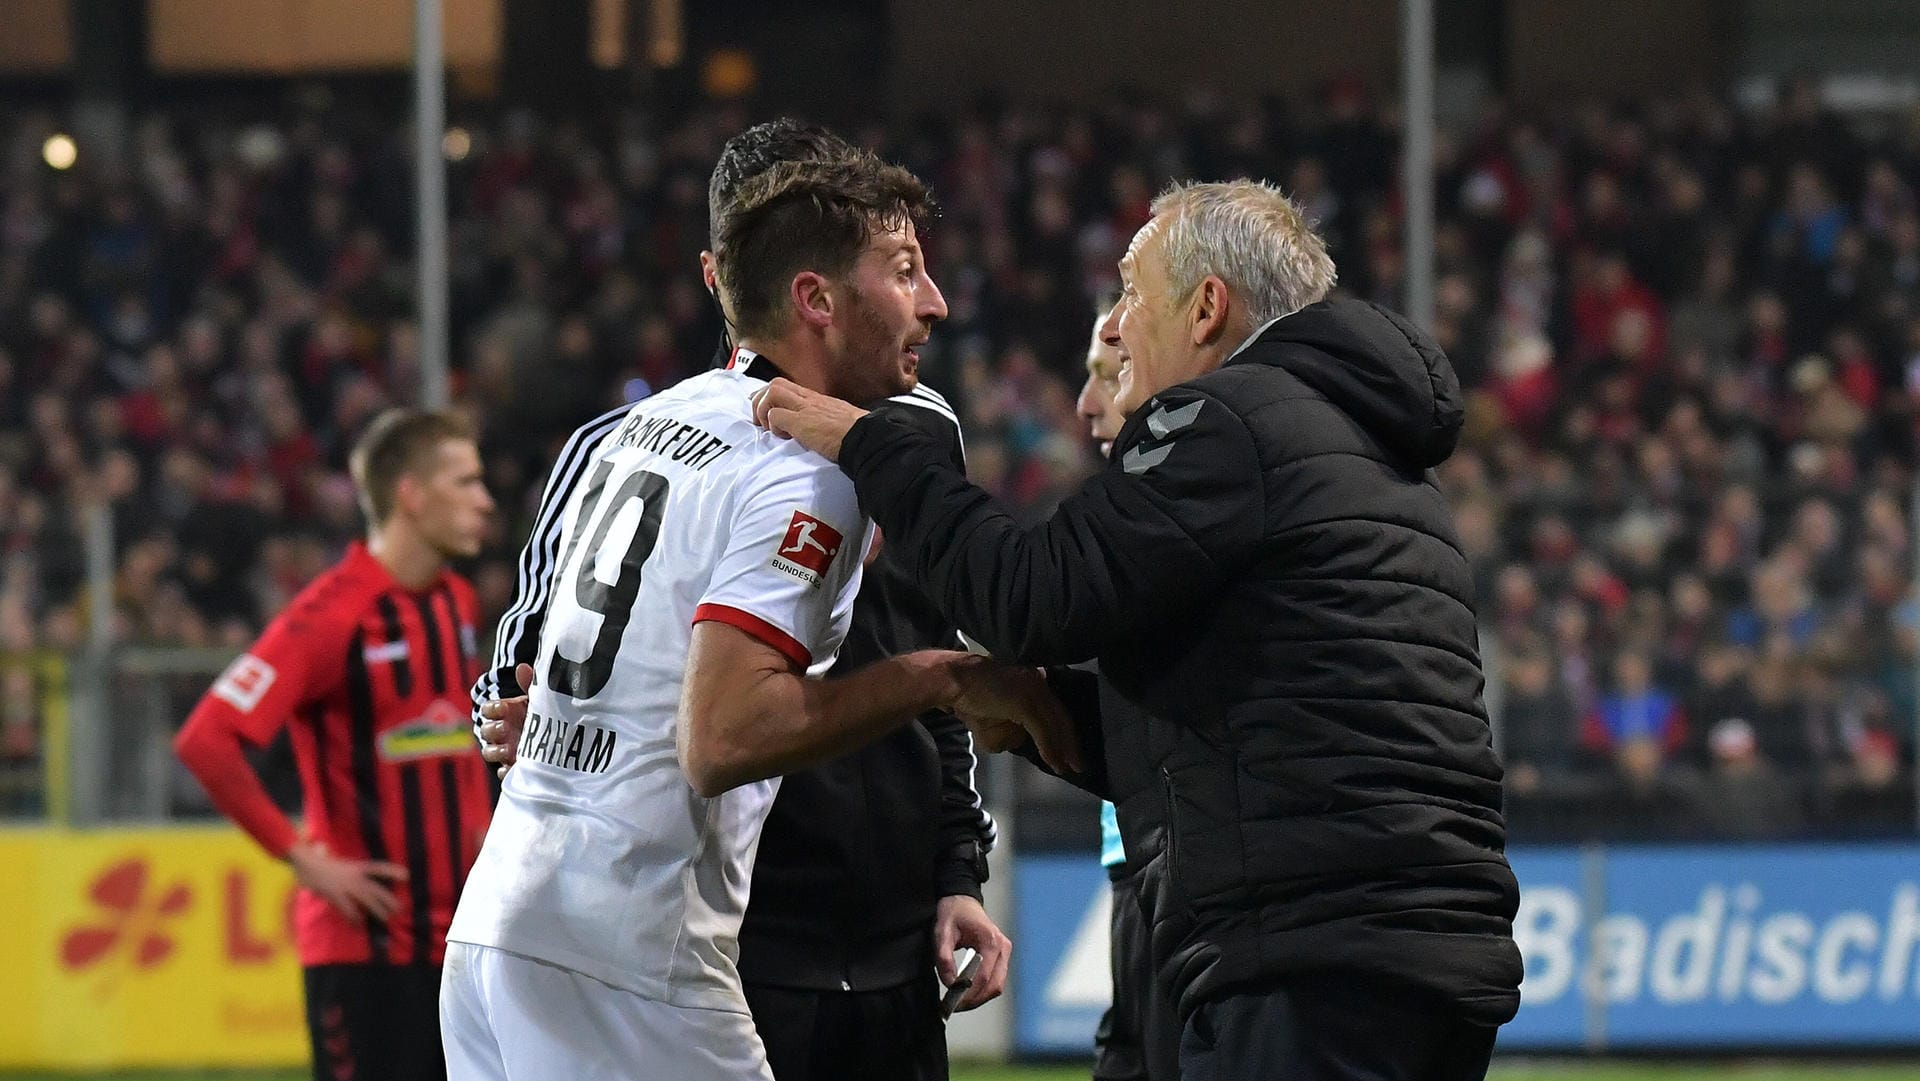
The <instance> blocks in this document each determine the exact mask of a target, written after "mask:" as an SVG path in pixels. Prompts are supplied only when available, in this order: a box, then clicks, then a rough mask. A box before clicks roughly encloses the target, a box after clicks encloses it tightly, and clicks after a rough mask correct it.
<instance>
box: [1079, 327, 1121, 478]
mask: <svg viewBox="0 0 1920 1081" xmlns="http://www.w3.org/2000/svg"><path fill="white" fill-rule="evenodd" d="M1105 323H1106V317H1104V316H1102V317H1101V319H1100V320H1099V322H1096V323H1095V324H1094V325H1093V341H1092V342H1090V343H1088V345H1087V381H1086V382H1085V383H1083V384H1081V387H1080V397H1079V398H1078V400H1076V401H1075V402H1074V408H1075V410H1076V411H1077V412H1079V414H1080V417H1081V419H1083V420H1085V421H1086V422H1087V434H1089V435H1091V436H1093V438H1094V439H1096V440H1098V441H1099V443H1100V453H1101V454H1112V453H1113V440H1114V437H1115V436H1118V435H1119V434H1120V425H1121V424H1123V423H1124V422H1125V421H1126V419H1127V418H1126V416H1125V415H1124V414H1122V413H1121V412H1120V408H1119V407H1118V406H1116V405H1115V404H1114V398H1115V397H1117V396H1118V395H1119V393H1120V350H1118V349H1116V348H1114V347H1113V346H1111V345H1108V344H1107V343H1106V342H1103V341H1101V340H1100V330H1101V327H1102V326H1104V325H1105Z"/></svg>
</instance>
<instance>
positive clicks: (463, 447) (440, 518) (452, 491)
mask: <svg viewBox="0 0 1920 1081" xmlns="http://www.w3.org/2000/svg"><path fill="white" fill-rule="evenodd" d="M401 484H402V485H403V487H404V488H406V489H407V490H405V491H403V492H402V493H401V507H402V509H404V510H406V511H408V512H409V513H411V514H412V515H413V517H414V520H415V522H416V523H417V524H418V526H419V529H420V535H421V536H423V537H425V538H426V540H427V543H428V544H431V545H433V547H434V548H435V549H437V550H438V551H439V552H440V553H441V554H443V555H445V556H447V557H449V558H455V559H470V558H472V557H474V556H476V555H479V554H480V547H481V545H482V544H483V543H484V542H485V540H486V533H487V519H488V518H489V517H491V516H492V514H493V497H492V496H490V495H488V494H487V482H486V476H485V474H484V473H482V472H481V469H480V448H478V447H476V446H475V445H474V444H473V443H472V442H470V441H468V440H465V439H449V440H447V441H446V442H444V443H441V444H440V447H439V449H437V450H436V451H435V452H434V461H433V464H432V466H431V467H429V468H428V469H426V470H424V471H423V472H421V473H420V474H419V475H417V476H415V475H408V476H405V477H403V478H402V480H401Z"/></svg>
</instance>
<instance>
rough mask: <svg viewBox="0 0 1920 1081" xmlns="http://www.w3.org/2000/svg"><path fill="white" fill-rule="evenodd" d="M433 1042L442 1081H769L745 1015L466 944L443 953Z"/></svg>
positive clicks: (761, 1047)
mask: <svg viewBox="0 0 1920 1081" xmlns="http://www.w3.org/2000/svg"><path fill="white" fill-rule="evenodd" d="M440 1041H441V1043H442V1044H443V1045H444V1046H445V1047H446V1052H447V1079H448V1081H549V1079H552V1081H655V1079H658V1081H773V1072H772V1070H770V1069H768V1067H767V1051H766V1048H765V1046H764V1045H762V1044H761V1042H760V1034H759V1033H758V1032H755V1031H754V1027H753V1018H752V1017H751V1016H750V1015H748V1014H744V1013H732V1012H730V1011H726V1010H701V1009H692V1008H689V1007H685V1006H670V1005H668V1004H667V1003H664V1002H660V1001H658V1000H656V999H650V998H646V997H643V996H641V995H636V994H634V993H633V992H632V991H623V990H621V989H620V988H618V987H610V986H608V985H607V984H604V983H601V982H600V981H598V980H596V979H593V978H592V977H590V976H582V975H581V974H580V973H578V972H574V971H573V970H571V969H565V968H561V967H559V966H557V965H550V964H547V963H546V962H544V961H536V960H534V959H532V958H530V957H522V956H520V955H519V954H517V953H508V952H506V951H505V950H496V949H492V948H491V947H487V946H475V945H472V944H470V943H465V942H449V943H447V960H446V966H445V968H444V970H443V971H442V974H441V977H440Z"/></svg>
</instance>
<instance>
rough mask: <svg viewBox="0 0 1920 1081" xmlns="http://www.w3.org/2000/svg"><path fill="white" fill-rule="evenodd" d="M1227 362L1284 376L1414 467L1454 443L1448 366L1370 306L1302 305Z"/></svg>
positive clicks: (1427, 340)
mask: <svg viewBox="0 0 1920 1081" xmlns="http://www.w3.org/2000/svg"><path fill="white" fill-rule="evenodd" d="M1227 363H1228V364H1269V365H1272V366H1274V367H1277V368H1282V369H1285V370H1286V371H1288V372H1291V373H1292V374H1293V375H1294V376H1295V377H1296V378H1298V379H1299V380H1300V381H1301V382H1303V383H1305V384H1307V385H1308V386H1310V387H1312V388H1313V389H1315V390H1317V391H1319V392H1320V393H1322V394H1324V395H1326V397H1327V400H1328V401H1330V402H1332V403H1333V404H1334V405H1335V406H1337V407H1339V408H1340V409H1342V410H1344V411H1345V412H1346V413H1347V415H1349V416H1351V417H1352V418H1353V419H1354V420H1356V421H1358V422H1359V423H1360V424H1361V426H1362V427H1364V428H1366V429H1367V431H1368V432H1369V433H1371V434H1372V435H1373V437H1374V438H1376V439H1378V440H1379V441H1380V442H1381V444H1382V445H1383V446H1385V447H1387V448H1388V449H1389V450H1392V451H1393V452H1394V453H1395V454H1398V455H1400V456H1401V457H1402V458H1404V459H1406V461H1407V463H1408V464H1409V465H1413V466H1416V467H1418V468H1420V469H1430V468H1432V467H1434V466H1436V465H1439V464H1440V463H1441V462H1444V461H1446V460H1447V456H1448V455H1450V454H1452V453H1453V447H1454V443H1455V442H1456V441H1457V440H1458V439H1459V438H1460V425H1461V423H1462V421H1463V420H1464V418H1465V408H1464V406H1463V404H1462V399H1461V395H1460V377H1459V376H1457V375H1456V374H1454V370H1453V364H1452V362H1450V361H1448V360H1447V357H1446V354H1445V353H1442V352H1441V351H1440V346H1439V345H1438V344H1437V343H1435V342H1434V340H1433V338H1432V337H1430V336H1429V335H1428V334H1427V333H1426V332H1425V331H1423V330H1421V329H1419V328H1418V327H1416V326H1414V325H1413V324H1412V323H1411V322H1408V321H1407V320H1406V319H1405V318H1404V317H1402V316H1400V315H1397V314H1395V313H1393V312H1390V311H1388V310H1386V309H1385V308H1382V307H1380V306H1379V305H1377V304H1370V303H1368V302H1366V301H1362V300H1349V299H1344V298H1342V299H1336V300H1324V301H1321V302H1320V303H1318V304H1314V305H1311V306H1309V307H1306V308H1302V309H1301V310H1299V311H1297V312H1295V313H1293V314H1292V315H1289V316H1287V317H1285V318H1283V319H1280V320H1278V321H1276V322H1275V323H1274V324H1273V325H1272V326H1270V327H1268V328H1267V329H1266V331H1265V332H1264V333H1262V334H1261V335H1260V336H1259V337H1258V338H1256V339H1254V341H1253V342H1251V343H1250V344H1248V345H1247V347H1246V348H1245V349H1243V350H1241V351H1240V353H1239V354H1238V355H1237V356H1234V357H1232V358H1231V359H1229V360H1228V361H1227Z"/></svg>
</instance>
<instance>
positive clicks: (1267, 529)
mask: <svg viewBox="0 0 1920 1081" xmlns="http://www.w3.org/2000/svg"><path fill="white" fill-rule="evenodd" d="M1461 417H1462V409H1461V399H1460V388H1459V383H1458V380H1457V379H1456V378H1455V376H1454V373H1453V369H1452V366H1451V365H1450V364H1449V363H1448V362H1447V360H1446V358H1445V356H1443V355H1442V354H1441V352H1440V350H1439V349H1438V347H1436V346H1435V345H1434V344H1433V342H1432V340H1431V339H1430V338H1428V337H1427V336H1426V335H1424V334H1423V333H1421V332H1420V331H1418V330H1416V329H1415V328H1414V327H1413V326H1412V325H1411V324H1409V323H1407V322H1406V321H1405V320H1404V319H1401V318H1400V317H1399V316H1397V315H1394V314H1392V313H1390V312H1387V311H1385V310H1383V309H1380V308H1378V307H1375V306H1373V305H1370V304H1365V303H1361V302H1358V301H1351V300H1334V301H1328V302H1324V303H1321V304H1316V305H1313V306H1312V307H1309V308H1307V309H1305V310H1303V311H1300V312H1297V313H1295V314H1294V315H1291V316H1288V317H1286V318H1284V319H1281V320H1278V321H1277V322H1275V323H1274V324H1272V325H1270V326H1269V327H1267V328H1264V329H1263V330H1262V331H1261V332H1260V333H1259V334H1258V335H1257V336H1256V337H1255V339H1254V340H1253V341H1252V342H1250V343H1249V344H1248V345H1247V346H1245V347H1244V348H1242V349H1241V350H1240V351H1239V352H1238V353H1236V354H1235V355H1234V356H1232V357H1231V358H1229V359H1228V361H1227V362H1226V363H1225V364H1224V365H1223V366H1222V367H1221V368H1220V369H1219V370H1217V371H1214V372H1211V373H1208V374H1207V375H1204V376H1202V377H1200V378H1198V379H1194V380H1191V381H1189V382H1187V383H1183V384H1180V385H1179V386H1176V387H1172V388H1169V389H1168V390H1166V391H1164V392H1162V393H1161V394H1159V395H1157V396H1155V398H1154V399H1153V400H1151V401H1149V402H1148V403H1147V404H1146V405H1145V406H1143V407H1142V408H1141V409H1139V410H1138V411H1137V412H1136V413H1135V414H1134V415H1133V416H1132V417H1131V418H1129V420H1128V422H1127V424H1126V427H1125V428H1124V429H1123V430H1122V431H1121V433H1120V437H1119V440H1118V441H1117V442H1116V443H1115V445H1114V452H1113V458H1112V461H1111V462H1110V464H1109V467H1108V468H1107V469H1106V470H1105V471H1104V472H1103V473H1102V474H1101V475H1100V476H1098V477H1096V478H1094V479H1093V480H1091V481H1089V482H1088V483H1087V485H1086V486H1085V487H1084V488H1083V489H1082V490H1081V491H1080V492H1078V493H1077V494H1076V495H1074V496H1073V497H1072V498H1070V499H1068V500H1067V501H1066V502H1064V503H1063V504H1062V505H1061V506H1060V508H1059V510H1058V511H1056V513H1055V514H1054V516H1053V517H1052V518H1051V519H1050V520H1048V521H1047V522H1045V523H1043V524H1041V525H1038V526H1035V527H1033V528H1031V529H1027V530H1023V529H1021V528H1019V527H1018V526H1017V525H1016V524H1015V523H1014V522H1013V521H1012V520H1011V519H1010V518H1009V517H1008V516H1007V515H1006V514H1005V512H1004V511H1003V510H1002V509H1001V508H1000V507H999V506H998V505H997V504H996V503H995V502H994V501H993V499H992V497H990V496H988V495H987V494H986V493H984V492H981V491H980V490H979V489H977V488H974V487H972V486H971V485H969V484H967V482H966V481H965V478H964V477H962V476H961V475H960V474H959V473H958V471H956V470H954V469H952V468H951V467H950V466H947V465H946V464H945V463H944V462H943V461H942V460H941V455H940V453H939V451H938V449H937V448H935V447H934V446H932V445H931V444H930V443H928V442H926V441H924V440H923V439H922V438H921V437H920V436H918V435H916V434H915V433H913V432H912V431H911V430H910V429H908V428H907V427H905V426H903V425H900V424H898V423H896V422H892V421H889V420H888V419H886V418H884V417H880V416H872V417H868V418H864V419H862V420H861V421H860V422H859V423H858V424H856V425H855V426H854V427H853V429H852V430H851V431H850V432H849V433H848V435H847V438H846V440H845V443H844V446H843V448H842V452H841V466H842V468H843V469H845V470H846V472H847V474H848V475H849V476H851V477H852V478H853V479H854V482H855V484H856V486H857V488H858V490H859V493H860V498H861V502H862V504H863V505H864V507H865V508H866V509H867V510H868V512H869V513H871V514H872V515H873V516H874V518H875V519H876V520H877V521H878V522H879V523H880V525H881V527H882V528H883V529H884V530H885V532H886V537H887V543H888V545H889V547H890V548H891V549H892V551H893V552H894V554H895V555H896V556H897V557H899V558H901V559H902V560H903V561H906V562H907V563H908V564H909V565H910V566H912V567H913V568H914V570H915V571H916V574H917V577H918V578H919V579H920V580H921V581H922V582H924V583H925V584H926V587H927V590H928V592H929V594H930V596H932V597H933V598H934V600H935V602H936V603H938V604H940V605H941V606H942V607H944V608H945V610H946V611H947V613H948V615H950V616H952V617H953V618H954V620H955V622H956V623H958V625H959V626H960V627H961V629H962V630H964V631H966V632H967V633H968V634H970V635H972V636H973V637H974V638H976V639H977V640H979V641H981V642H982V643H984V644H985V645H986V646H987V647H988V648H989V649H991V650H992V651H993V652H994V654H995V655H996V656H999V657H1002V658H1006V659H1017V660H1020V661H1023V662H1027V663H1034V664H1046V665H1064V664H1069V663H1074V662H1078V661H1082V660H1085V659H1087V658H1089V657H1098V659H1099V661H1100V669H1101V676H1100V684H1099V686H1098V687H1097V688H1094V687H1089V686H1084V685H1076V684H1075V683H1073V682H1071V680H1072V679H1073V678H1074V676H1075V675H1077V674H1068V673H1061V679H1062V682H1061V684H1060V686H1061V689H1062V691H1063V692H1064V695H1063V696H1066V697H1069V698H1071V699H1077V700H1078V701H1080V702H1081V703H1082V706H1081V708H1078V709H1077V710H1076V714H1077V715H1078V716H1082V717H1085V718H1088V719H1092V718H1095V717H1096V716H1103V717H1104V724H1089V725H1087V726H1086V727H1085V730H1084V742H1085V743H1086V744H1088V745H1089V748H1090V753H1089V759H1090V761H1091V762H1092V765H1091V766H1090V768H1089V771H1088V774H1087V776H1085V777H1082V778H1078V779H1077V780H1079V781H1080V782H1081V783H1083V784H1084V785H1085V786H1086V787H1089V788H1092V789H1094V790H1096V791H1099V792H1101V793H1102V794H1105V795H1108V796H1109V797H1110V798H1113V799H1114V800H1115V802H1116V803H1118V804H1119V809H1120V828H1121V833H1122V835H1123V837H1124V838H1125V840H1126V842H1127V846H1128V852H1127V858H1128V861H1129V863H1131V864H1133V865H1135V866H1141V867H1144V871H1143V876H1144V877H1143V885H1142V905H1143V907H1144V908H1145V909H1146V912H1147V915H1148V917H1149V919H1150V920H1151V922H1152V927H1153V952H1154V960H1155V963H1156V965H1157V966H1158V968H1159V970H1160V974H1161V977H1162V978H1163V979H1165V980H1166V981H1167V982H1168V985H1169V986H1170V987H1171V988H1172V989H1173V991H1174V993H1175V994H1176V996H1177V1001H1178V1003H1179V1007H1180V1010H1181V1012H1182V1014H1183V1015H1184V1014H1186V1013H1189V1012H1191V1011H1192V1010H1193V1009H1194V1008H1195V1007H1197V1006H1198V1005H1199V1004H1200V1003H1202V1002H1205V1001H1208V1000H1211V999H1215V998H1219V997H1221V996H1223V995H1227V994H1231V993H1234V992H1236V991H1242V990H1252V989H1260V988H1263V987H1270V986H1272V985H1274V984H1276V983H1279V982H1283V981H1285V980H1286V979H1287V978H1289V976H1291V975H1293V974H1297V973H1306V972H1318V973H1338V972H1350V973H1358V974H1369V975H1373V976H1377V977H1379V978H1382V979H1385V980H1388V981H1398V982H1400V983H1403V984H1406V985H1409V986H1410V987H1411V988H1413V989H1415V990H1418V991H1424V992H1427V993H1429V994H1431V995H1433V996H1435V998H1436V999H1437V1000H1439V1001H1440V1002H1442V1003H1444V1004H1446V1005H1448V1006H1450V1007H1451V1008H1452V1009H1454V1010H1456V1011H1457V1012H1458V1014H1459V1015H1461V1016H1462V1017H1464V1018H1466V1019H1468V1020H1471V1021H1474V1022H1478V1023H1483V1024H1497V1023H1500V1022H1504V1021H1506V1020H1507V1019H1509V1018H1511V1017H1512V1016H1513V1013H1514V1011H1515V1009H1516V1008H1517V1007H1518V1004H1519V993H1518V988H1519V983H1520V975H1521V967H1520V955H1519V952H1518V950H1517V949H1516V948H1515V946H1514V943H1513V940H1512V920H1513V915H1514V911H1515V908H1516V905H1517V903H1518V888H1517V885H1516V883H1515V881H1514V878H1513V873H1512V871H1511V870H1509V868H1508V866H1507V862H1506V856H1505V826H1504V823H1503V821H1502V818H1501V812H1500V806H1501V804H1500V798H1501V793H1500V780H1501V770H1500V765H1499V762H1498V760H1497V759H1496V758H1495V756H1494V753H1493V748H1492V745H1491V740H1490V737H1489V731H1488V725H1487V719H1486V712H1485V709H1484V708H1483V706H1482V704H1481V689H1482V686H1483V682H1484V681H1483V677H1482V674H1481V669H1480V660H1479V654H1478V652H1477V646H1476V633H1475V619H1474V613H1473V609H1472V597H1473V591H1472V583H1471V581H1470V575H1469V571H1468V566H1467V561H1466V559H1465V558H1464V557H1463V556H1462V555H1461V553H1460V549H1459V544H1458V542H1457V541H1456V539H1455V537H1454V530H1453V525H1452V518H1451V515H1450V514H1449V512H1448V507H1447V502H1446V500H1445V498H1444V497H1443V496H1442V495H1441V493H1440V491H1439V489H1438V488H1437V486H1436V485H1435V483H1434V480H1433V476H1432V473H1431V469H1432V468H1433V467H1434V466H1436V465H1438V464H1439V463H1440V462H1442V461H1444V460H1445V459H1446V457H1447V456H1448V455H1449V454H1451V453H1452V451H1453V446H1454V441H1455V439H1456V437H1457V435H1458V433H1459V429H1460V424H1461ZM1096 699H1097V701H1098V703H1099V705H1098V708H1097V709H1096V708H1094V707H1093V706H1092V705H1091V703H1092V702H1093V701H1094V700H1096Z"/></svg>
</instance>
